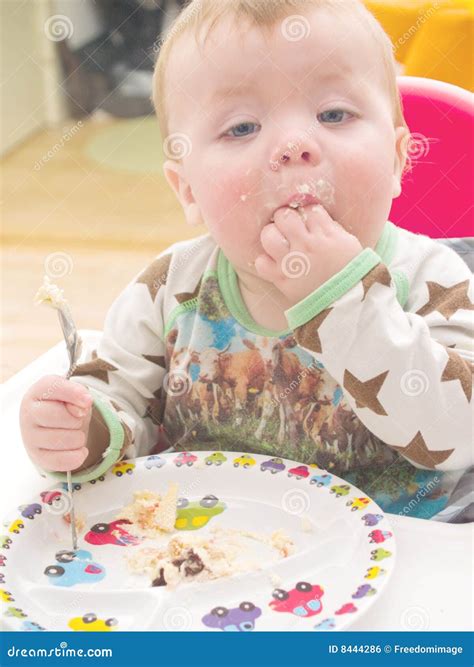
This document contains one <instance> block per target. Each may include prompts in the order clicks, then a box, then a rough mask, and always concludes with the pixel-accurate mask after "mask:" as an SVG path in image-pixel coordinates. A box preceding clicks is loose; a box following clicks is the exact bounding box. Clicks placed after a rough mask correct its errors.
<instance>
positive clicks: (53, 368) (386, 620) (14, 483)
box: [0, 330, 474, 631]
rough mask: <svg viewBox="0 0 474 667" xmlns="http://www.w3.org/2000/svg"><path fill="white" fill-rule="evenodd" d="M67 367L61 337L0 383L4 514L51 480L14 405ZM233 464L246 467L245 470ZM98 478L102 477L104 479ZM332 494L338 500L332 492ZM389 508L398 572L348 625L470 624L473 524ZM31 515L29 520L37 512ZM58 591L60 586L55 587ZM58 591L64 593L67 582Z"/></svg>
mask: <svg viewBox="0 0 474 667" xmlns="http://www.w3.org/2000/svg"><path fill="white" fill-rule="evenodd" d="M99 335H100V332H99V331H84V330H82V331H81V336H82V338H83V340H84V342H85V344H88V343H90V344H95V343H96V342H97V339H98V336H99ZM66 367H67V362H66V355H65V349H64V343H63V342H62V341H61V342H60V343H58V345H56V346H55V347H54V348H52V349H51V350H49V351H48V352H46V353H45V354H44V355H42V356H41V357H40V358H38V359H37V360H35V361H34V362H33V363H32V364H30V365H29V366H28V367H26V368H25V369H23V370H22V371H21V372H19V373H18V374H16V375H15V376H14V377H13V378H11V379H10V380H8V382H6V383H5V384H4V385H3V386H2V388H1V389H2V435H3V440H4V443H5V444H4V447H8V453H7V454H5V456H4V465H2V466H0V503H1V506H2V508H3V511H2V514H4V513H5V512H7V510H8V509H9V508H10V509H13V508H17V507H18V506H20V505H21V504H23V503H25V501H26V499H28V498H32V497H34V496H35V495H36V496H37V495H39V494H40V492H41V491H44V490H45V489H46V488H48V487H50V488H51V486H52V484H50V483H49V482H48V480H47V479H45V478H43V477H41V476H40V475H39V474H38V472H37V471H36V469H35V468H34V466H33V465H32V463H31V461H30V460H29V458H28V456H27V454H26V452H25V449H24V447H23V444H22V442H21V435H20V430H19V424H18V411H19V405H20V401H21V398H22V396H23V394H24V392H25V391H26V389H27V388H28V387H29V386H30V385H31V384H32V383H33V382H34V381H35V380H36V379H38V378H39V377H41V376H42V375H45V374H47V373H58V374H62V373H64V372H65V370H66ZM147 472H149V473H150V472H151V471H147ZM236 472H238V473H242V474H246V473H247V472H250V471H244V470H236ZM265 475H269V473H268V472H265V473H262V476H265ZM277 477H278V475H277ZM112 479H113V478H112ZM125 479H132V476H130V477H129V476H128V475H127V476H126V478H125ZM118 483H119V484H120V483H121V480H118ZM297 483H298V484H299V483H300V482H299V481H298V482H296V481H295V482H294V483H293V485H294V486H295V485H296V484H297ZM97 484H101V485H104V484H105V482H98V483H97ZM87 486H90V485H89V484H87ZM92 486H93V485H92ZM92 486H91V488H92ZM207 492H208V490H206V493H207ZM361 495H363V494H361ZM338 500H343V499H342V498H339V499H338ZM334 502H337V501H336V500H335V499H334ZM345 509H348V508H345ZM354 514H358V513H357V512H354ZM387 516H388V520H389V523H390V524H391V526H392V529H393V532H394V536H395V538H396V541H397V564H396V568H395V572H394V575H393V576H392V577H390V580H387V584H386V586H385V588H384V591H383V597H382V596H380V597H381V600H382V602H381V604H375V603H374V604H373V605H372V606H371V607H370V608H368V609H367V611H366V613H365V614H360V618H359V619H357V618H354V620H353V623H352V625H351V626H350V628H351V630H430V631H442V630H465V631H470V630H472V629H473V620H472V619H473V596H472V586H471V585H470V582H471V581H472V574H473V566H472V563H473V560H474V558H473V544H474V542H473V537H474V525H473V524H461V525H455V524H444V523H440V522H436V521H423V520H421V519H412V518H409V517H404V516H397V515H387ZM26 520H28V519H26ZM28 521H31V523H32V524H33V522H35V521H36V519H34V520H28ZM351 521H352V519H351ZM361 523H362V522H361ZM2 533H3V531H2ZM2 553H5V552H3V551H2ZM1 570H2V568H0V571H1ZM22 586H23V585H22ZM0 588H2V589H5V586H4V585H2V584H0ZM6 590H8V588H7V589H6ZM56 592H57V593H61V591H60V590H59V589H58V590H57V591H56ZM62 592H63V593H67V591H66V590H64V591H62ZM352 592H353V591H351V593H352ZM373 597H374V598H376V597H378V596H377V595H375V596H373ZM323 599H324V598H323ZM13 604H14V603H13ZM0 605H1V607H3V610H2V608H1V607H0V614H1V615H0V627H2V626H3V628H4V629H5V626H4V621H6V620H7V619H8V617H6V616H4V615H3V614H4V610H5V609H6V607H7V603H5V602H1V601H0ZM257 622H258V621H257ZM314 625H316V620H315V622H314ZM176 629H179V628H176Z"/></svg>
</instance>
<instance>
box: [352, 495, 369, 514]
mask: <svg viewBox="0 0 474 667" xmlns="http://www.w3.org/2000/svg"><path fill="white" fill-rule="evenodd" d="M369 503H370V498H354V499H353V500H348V501H347V503H346V505H347V506H348V507H350V508H351V511H352V512H355V510H361V509H363V508H364V507H365V506H366V505H368V504H369Z"/></svg>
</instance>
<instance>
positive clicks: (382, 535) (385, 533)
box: [369, 530, 392, 544]
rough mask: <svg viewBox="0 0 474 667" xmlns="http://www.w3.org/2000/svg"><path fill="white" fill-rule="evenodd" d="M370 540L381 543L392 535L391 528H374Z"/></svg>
mask: <svg viewBox="0 0 474 667" xmlns="http://www.w3.org/2000/svg"><path fill="white" fill-rule="evenodd" d="M369 537H370V541H371V542H376V543H377V544H381V543H382V542H385V540H388V539H389V538H390V537H392V533H391V532H390V531H389V530H372V531H371V532H370V533H369Z"/></svg>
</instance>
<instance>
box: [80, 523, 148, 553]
mask: <svg viewBox="0 0 474 667" xmlns="http://www.w3.org/2000/svg"><path fill="white" fill-rule="evenodd" d="M127 524H130V521H128V519H117V521H111V522H110V523H96V524H94V525H93V526H92V528H91V529H90V531H89V532H88V533H87V534H86V535H85V537H84V539H85V541H86V542H88V543H89V544H97V545H104V544H115V545H116V546H118V547H130V546H135V545H136V544H140V543H141V541H142V540H141V539H140V538H139V537H135V535H131V534H130V533H128V532H127V530H126V529H125V528H124V526H126V525H127Z"/></svg>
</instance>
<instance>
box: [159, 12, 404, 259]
mask: <svg viewBox="0 0 474 667" xmlns="http://www.w3.org/2000/svg"><path fill="white" fill-rule="evenodd" d="M292 20H293V21H299V22H300V25H296V27H295V26H294V25H291V21H292ZM240 27H241V26H240ZM295 35H298V37H297V38H295ZM384 77H385V72H384V67H383V65H382V63H381V57H380V52H379V49H378V48H377V46H376V45H375V43H374V42H373V39H371V37H370V35H369V33H368V30H367V28H365V27H363V26H362V25H361V24H360V21H358V20H356V19H354V17H348V16H346V15H344V14H343V15H340V14H338V15H334V14H331V13H329V12H328V11H326V10H321V9H318V10H313V11H309V12H307V13H305V15H304V16H293V17H291V16H290V17H288V18H287V19H284V20H283V21H281V22H280V23H278V24H276V25H275V26H273V28H272V30H271V32H270V33H269V34H268V35H266V34H265V33H263V32H262V31H261V30H259V29H257V28H256V27H250V26H249V27H248V28H247V29H246V30H239V29H237V28H236V22H235V21H231V20H227V19H226V20H223V21H222V23H221V24H219V25H218V26H217V27H216V28H215V29H214V30H213V31H212V32H211V34H210V36H209V40H208V42H207V44H206V46H205V48H204V51H203V52H202V53H201V52H200V51H199V50H198V49H197V46H196V45H195V43H194V37H190V36H189V35H188V37H187V39H184V38H181V39H180V41H179V42H178V45H177V47H176V49H175V52H174V53H173V55H172V57H171V60H170V63H169V69H168V73H167V87H168V91H169V92H168V94H169V97H168V108H169V110H170V112H169V120H170V132H171V133H172V134H174V133H180V134H182V135H184V136H185V137H186V138H187V142H188V143H187V145H188V146H189V147H190V148H189V150H188V151H187V154H186V156H185V157H184V158H183V160H182V162H177V161H174V160H169V161H167V162H166V164H165V173H166V175H167V177H168V180H169V181H170V183H171V184H172V186H173V187H174V188H175V190H176V191H177V193H178V196H179V198H180V201H181V203H182V205H183V208H184V211H185V214H186V217H187V219H188V222H190V223H191V224H193V223H199V222H204V223H205V225H206V226H207V228H208V230H209V232H210V233H211V234H212V236H213V237H214V239H215V240H216V242H217V244H218V245H219V246H220V247H221V248H222V249H223V250H224V252H225V254H226V256H227V257H228V259H229V260H230V261H231V262H232V264H233V265H234V266H235V267H237V268H239V267H241V268H244V267H245V270H248V267H249V266H251V263H252V261H253V260H254V259H255V258H256V257H257V256H258V255H259V254H261V253H262V252H264V250H263V247H262V245H261V242H260V233H261V231H262V228H263V227H264V226H265V225H267V224H271V220H272V217H273V214H274V213H275V211H276V210H277V209H278V208H280V207H281V206H284V205H288V202H289V200H290V199H291V200H292V202H293V204H292V205H293V206H297V205H301V206H305V205H310V204H311V203H313V204H314V201H315V200H317V201H318V202H319V203H321V204H322V205H323V206H324V207H325V208H326V209H327V211H328V213H329V214H330V215H331V217H332V218H334V219H335V220H337V221H338V222H339V223H340V224H341V225H343V226H344V227H345V228H346V229H347V230H348V231H349V232H350V233H352V234H354V235H355V236H357V237H358V238H359V240H360V242H361V243H362V245H363V246H364V247H369V246H370V247H374V246H375V244H376V242H377V240H378V238H379V237H380V234H381V232H382V229H383V226H384V224H385V222H386V220H387V218H388V214H389V211H390V208H391V204H392V198H393V197H394V196H397V195H398V194H399V180H400V178H399V174H400V171H401V167H402V165H401V162H400V154H399V151H398V150H397V147H398V146H399V144H400V140H401V137H402V136H403V134H405V133H406V130H404V129H402V128H399V129H397V128H395V127H394V124H393V109H392V102H391V99H390V96H389V94H388V87H387V84H386V82H385V79H384Z"/></svg>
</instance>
